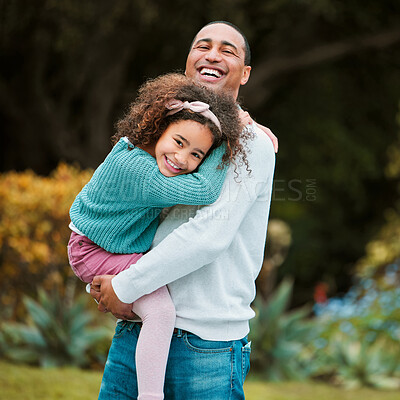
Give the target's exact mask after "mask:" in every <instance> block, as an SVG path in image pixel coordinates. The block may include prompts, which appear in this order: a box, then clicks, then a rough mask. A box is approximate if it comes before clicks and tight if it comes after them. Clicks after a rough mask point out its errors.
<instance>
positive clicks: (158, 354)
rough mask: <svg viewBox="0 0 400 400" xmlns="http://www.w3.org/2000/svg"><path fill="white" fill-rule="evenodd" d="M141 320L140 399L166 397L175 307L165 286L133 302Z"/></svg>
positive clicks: (138, 374) (138, 345)
mask: <svg viewBox="0 0 400 400" xmlns="http://www.w3.org/2000/svg"><path fill="white" fill-rule="evenodd" d="M132 310H133V312H134V313H135V314H137V315H139V317H140V318H141V320H142V329H141V331H140V335H139V338H138V342H137V348H136V371H137V380H138V389H139V397H138V400H160V399H163V398H164V396H163V388H164V377H165V369H166V366H167V359H168V352H169V346H170V343H171V337H172V333H173V331H174V326H175V307H174V304H173V303H172V299H171V297H170V295H169V292H168V289H167V287H166V286H163V287H161V288H160V289H158V290H156V291H155V292H153V293H150V294H148V295H145V296H143V297H141V298H140V299H138V300H136V301H135V302H134V303H133V307H132Z"/></svg>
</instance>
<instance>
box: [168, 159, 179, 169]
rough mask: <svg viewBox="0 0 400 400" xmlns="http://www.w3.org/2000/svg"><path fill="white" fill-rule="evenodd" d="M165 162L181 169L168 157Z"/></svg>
mask: <svg viewBox="0 0 400 400" xmlns="http://www.w3.org/2000/svg"><path fill="white" fill-rule="evenodd" d="M167 163H168V164H169V165H170V166H171V167H172V168H175V169H182V168H179V167H178V166H177V165H175V164H174V163H173V162H172V161H171V160H170V159H168V158H167Z"/></svg>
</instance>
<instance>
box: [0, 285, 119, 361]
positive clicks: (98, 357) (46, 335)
mask: <svg viewBox="0 0 400 400" xmlns="http://www.w3.org/2000/svg"><path fill="white" fill-rule="evenodd" d="M87 299H88V296H86V295H81V296H80V297H79V298H78V299H77V300H76V301H74V302H73V303H69V302H68V301H65V299H63V298H61V296H60V295H59V294H58V292H55V291H54V292H53V294H52V295H51V296H50V295H49V294H47V293H46V292H45V291H44V290H39V291H38V301H35V300H33V299H31V298H29V297H24V300H23V301H24V304H25V307H26V311H27V314H28V318H27V323H26V324H22V323H12V322H5V323H3V324H2V325H1V332H2V335H1V341H0V343H1V348H2V355H3V357H5V358H7V359H9V360H12V361H18V362H22V363H27V364H34V365H40V366H42V367H54V366H64V365H70V366H79V367H88V366H90V365H93V364H94V363H104V361H105V357H106V353H107V348H108V347H109V344H110V341H111V337H112V334H113V330H112V328H111V325H110V324H107V323H104V322H105V321H104V320H102V319H100V323H102V322H103V323H104V324H103V325H102V326H92V327H89V324H90V323H92V322H93V320H94V316H93V315H92V313H90V312H88V311H87V310H86V309H85V307H86V305H87V304H86V303H87ZM90 300H91V298H90Z"/></svg>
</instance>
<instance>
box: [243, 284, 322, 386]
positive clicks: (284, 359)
mask: <svg viewBox="0 0 400 400" xmlns="http://www.w3.org/2000/svg"><path fill="white" fill-rule="evenodd" d="M292 290H293V282H292V281H291V280H289V279H286V280H284V281H283V282H282V283H281V284H280V286H279V287H278V288H277V289H276V290H275V291H274V292H273V293H272V295H271V296H270V297H269V299H268V301H267V302H266V303H263V302H262V301H260V300H259V298H257V300H256V302H255V304H254V306H255V308H256V317H255V318H254V319H253V320H252V321H251V331H250V332H251V334H250V338H251V341H252V347H253V352H252V371H253V372H255V373H256V374H259V375H261V376H262V377H264V378H266V379H268V380H271V381H280V380H302V379H306V378H308V377H309V376H310V375H311V374H312V373H313V371H314V370H313V368H314V365H313V364H310V363H308V359H309V357H310V356H309V348H310V345H309V344H310V342H311V341H312V338H313V337H314V335H315V327H314V323H313V322H312V321H311V320H310V319H309V318H307V317H308V316H309V314H310V311H311V310H310V308H308V307H303V308H300V309H297V310H293V311H290V312H288V311H287V309H288V306H289V302H290V298H291V294H292Z"/></svg>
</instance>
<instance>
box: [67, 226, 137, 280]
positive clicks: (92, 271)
mask: <svg viewBox="0 0 400 400" xmlns="http://www.w3.org/2000/svg"><path fill="white" fill-rule="evenodd" d="M142 256H143V253H134V254H113V253H109V252H108V251H106V250H104V249H102V248H101V247H100V246H98V245H97V244H96V243H94V242H92V241H91V240H90V239H88V238H87V237H86V236H81V235H78V234H77V233H75V232H72V233H71V237H70V239H69V242H68V259H69V263H70V265H71V268H72V270H73V271H74V273H75V275H76V276H77V277H78V278H79V279H80V280H82V281H83V282H86V283H90V282H92V280H93V278H94V277H95V276H96V275H116V274H118V272H121V271H124V270H125V269H128V268H129V267H130V266H131V265H132V264H136V262H137V261H138V260H139V259H140V257H142Z"/></svg>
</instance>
